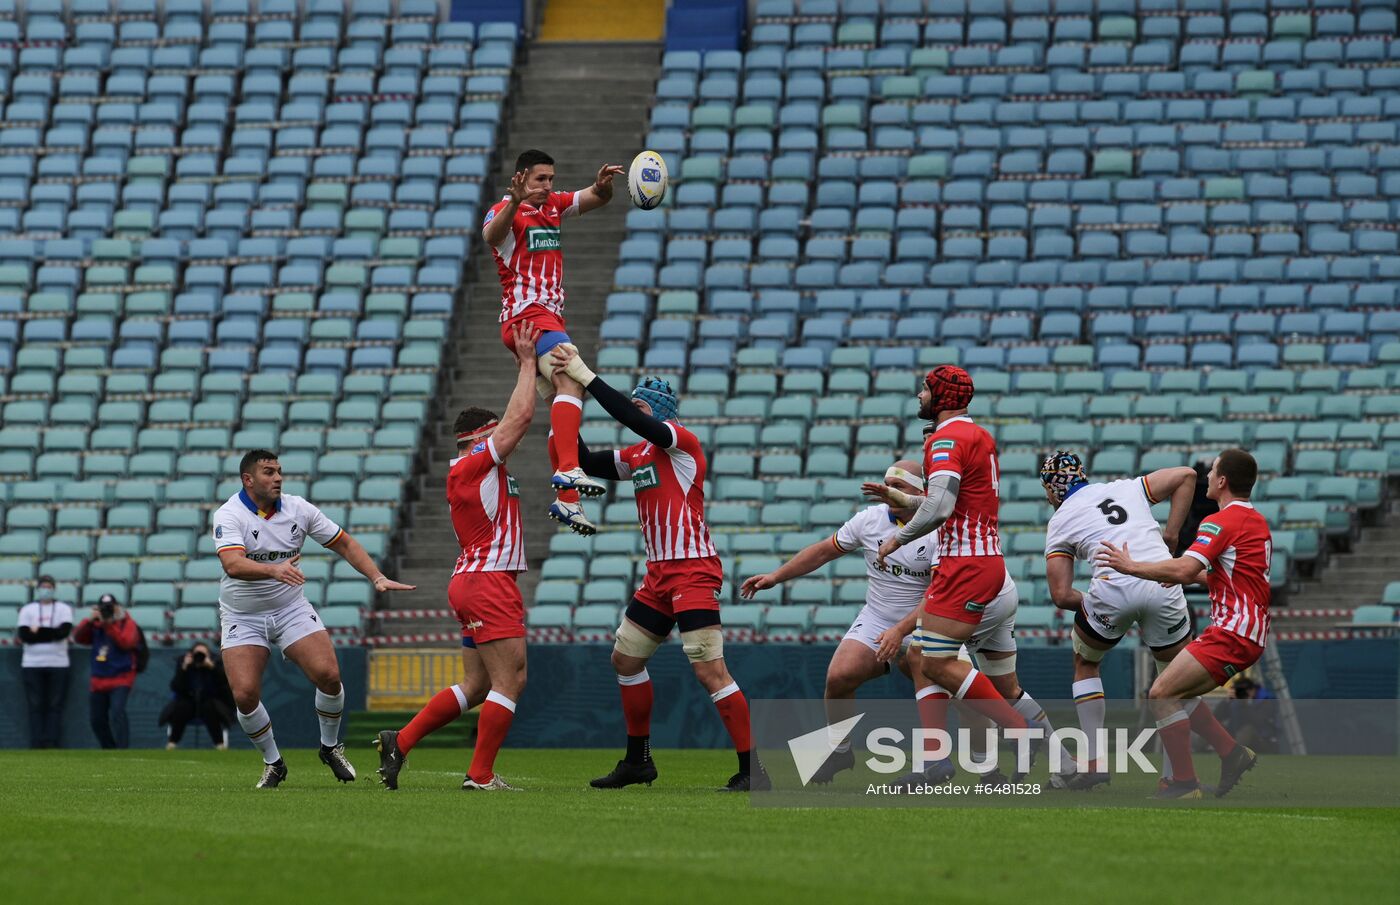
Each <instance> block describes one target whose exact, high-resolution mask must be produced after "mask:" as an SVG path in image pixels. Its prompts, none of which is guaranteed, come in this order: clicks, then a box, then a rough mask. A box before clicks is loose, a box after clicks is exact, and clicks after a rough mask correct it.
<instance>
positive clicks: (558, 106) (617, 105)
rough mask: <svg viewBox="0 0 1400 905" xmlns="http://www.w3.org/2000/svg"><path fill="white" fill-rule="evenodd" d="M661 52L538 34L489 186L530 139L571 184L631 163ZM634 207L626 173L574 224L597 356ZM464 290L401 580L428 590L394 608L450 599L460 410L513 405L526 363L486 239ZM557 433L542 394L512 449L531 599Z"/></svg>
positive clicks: (582, 324) (433, 626)
mask: <svg viewBox="0 0 1400 905" xmlns="http://www.w3.org/2000/svg"><path fill="white" fill-rule="evenodd" d="M660 61H661V47H660V45H659V44H639V43H635V42H633V43H626V44H618V43H578V44H564V43H557V42H556V43H548V44H541V43H535V44H534V45H532V46H531V47H530V49H529V52H528V55H527V57H526V60H525V63H524V65H523V66H518V67H517V73H518V74H519V78H520V82H519V86H518V89H517V91H516V93H515V96H514V107H513V109H512V111H511V113H510V114H509V122H508V124H507V127H506V132H505V138H504V139H503V140H502V141H501V142H500V144H499V147H500V161H499V166H498V169H497V172H496V173H495V174H494V177H493V186H494V187H495V189H494V194H492V193H488V198H498V197H499V196H500V194H501V193H503V192H504V186H505V185H506V184H507V183H508V182H509V181H510V177H511V174H512V172H513V169H514V165H515V158H516V156H517V155H518V154H519V153H520V152H521V151H523V150H525V149H527V148H539V149H541V150H544V151H546V152H548V153H549V154H551V155H552V156H553V157H554V158H555V159H556V161H558V163H557V166H556V179H555V185H556V186H557V187H558V188H560V189H561V190H575V189H580V188H584V187H586V186H588V185H590V184H591V183H592V181H593V178H594V176H595V175H596V174H597V171H598V168H599V166H601V165H602V164H604V163H617V164H621V165H622V166H627V165H628V164H630V163H631V160H632V157H633V156H635V155H636V153H637V152H638V151H640V150H641V149H642V148H641V144H640V141H641V138H642V134H643V132H644V131H645V129H646V122H647V115H648V113H649V105H650V99H651V94H652V89H653V86H654V85H655V82H656V79H657V76H658V73H659V72H660ZM492 203H494V201H492ZM630 209H631V205H630V204H629V203H628V200H627V187H626V183H625V181H619V183H618V189H617V194H616V196H615V198H614V200H613V202H612V203H611V204H610V205H608V206H607V207H605V208H602V209H601V210H598V211H594V212H592V213H590V214H588V215H587V216H586V217H584V218H583V219H581V220H579V221H576V222H571V223H570V225H569V226H568V227H566V233H565V240H564V241H565V245H564V248H565V253H566V262H565V267H566V276H565V284H564V286H565V291H566V293H567V296H568V301H567V303H566V309H565V316H566V318H567V320H568V324H569V333H570V335H571V336H572V337H573V339H574V341H575V342H576V343H577V344H578V346H579V348H580V349H581V350H582V351H583V354H584V355H586V356H588V357H590V358H591V357H593V356H595V355H596V353H597V349H598V325H599V324H600V323H601V321H602V319H603V313H604V299H605V298H606V296H607V293H608V292H609V290H610V289H611V288H612V276H613V270H614V268H615V267H616V266H617V253H618V245H619V244H620V243H621V242H622V240H623V236H624V232H625V230H624V227H623V220H624V218H625V216H626V214H627V211H628V210H630ZM465 299H466V307H465V310H463V311H459V312H458V316H457V318H456V323H455V325H454V334H453V337H452V339H451V347H450V349H449V350H448V351H447V353H446V354H445V355H444V358H443V362H444V369H445V371H446V372H447V373H445V374H443V375H442V379H441V381H440V385H441V386H442V387H443V389H444V394H443V396H442V412H443V416H442V419H441V421H440V423H439V424H438V426H437V428H436V431H435V433H433V441H432V446H431V448H430V452H429V454H428V456H427V461H428V464H427V468H426V470H425V472H424V474H423V475H422V477H421V479H420V482H419V487H418V493H417V501H416V502H415V503H414V505H413V512H412V515H411V521H410V526H411V527H410V528H409V536H408V539H407V543H406V545H405V553H404V556H403V559H402V571H403V577H402V580H404V581H407V582H410V583H413V584H416V585H417V586H418V592H417V593H415V594H413V595H412V596H407V595H405V596H403V597H400V598H393V597H391V598H389V600H388V606H389V607H391V608H403V609H429V610H440V609H442V608H444V607H445V606H446V603H447V583H448V580H449V579H450V577H451V569H452V564H453V562H454V561H455V560H456V558H457V554H458V552H459V551H458V549H457V545H456V540H455V538H454V537H453V534H452V524H451V521H450V519H449V516H448V510H447V507H446V506H445V505H443V486H444V483H445V481H446V477H447V466H448V463H449V462H450V461H451V459H452V457H453V456H454V455H455V445H454V443H453V435H452V423H451V419H452V418H453V417H454V416H455V413H456V412H458V411H459V410H461V409H462V408H464V407H466V406H469V405H482V406H486V407H488V408H491V409H493V410H494V411H497V412H499V411H501V410H503V409H504V407H505V404H506V400H507V399H508V398H509V396H510V392H511V389H512V387H513V386H514V383H515V369H514V368H513V367H511V366H510V359H509V358H508V356H507V353H506V351H505V350H504V349H503V348H502V346H501V340H500V331H499V328H498V327H497V320H496V318H497V316H498V314H499V311H500V284H499V282H498V281H497V276H496V265H495V263H494V262H493V260H492V258H491V256H490V255H489V254H488V253H486V250H485V249H484V248H480V247H479V248H478V252H477V254H476V255H475V260H474V266H473V269H472V274H471V278H470V282H469V284H468V286H467V289H466V293H465ZM548 432H549V412H548V407H547V406H545V405H544V404H543V402H541V403H539V404H538V406H537V408H536V411H535V420H534V424H533V425H532V427H531V430H530V435H529V436H528V437H527V438H526V440H525V443H524V446H523V447H522V448H521V449H520V450H518V451H517V452H516V454H515V455H514V456H513V457H512V459H511V471H512V473H513V474H514V475H515V476H516V478H517V480H518V481H519V483H520V492H521V502H522V506H523V509H524V513H525V540H526V546H527V555H528V558H529V562H530V569H531V571H530V572H528V573H526V575H524V576H522V579H521V586H522V591H523V592H524V594H525V599H526V600H527V601H529V600H531V599H533V590H534V586H535V583H536V582H537V581H538V570H539V567H540V565H541V564H542V563H543V561H544V558H545V556H546V555H547V553H548V551H549V538H550V535H552V534H554V533H555V527H556V526H555V523H554V522H552V521H550V520H549V518H548V517H547V516H546V515H545V508H546V506H548V503H549V499H550V495H549V491H548V489H547V488H548V479H549V474H550V467H549V457H548V454H547V453H546V449H545V442H546V437H547V435H548ZM591 514H592V515H593V516H594V518H595V520H596V519H597V517H598V515H599V514H600V512H599V508H598V506H597V505H594V506H593V508H592V511H591ZM454 627H455V626H454V624H453V623H451V622H450V621H448V620H442V619H394V620H392V621H391V620H381V622H380V626H379V628H378V631H377V634H379V635H380V636H393V635H402V634H411V635H423V634H436V633H441V632H450V631H451V630H452V629H453V628H454Z"/></svg>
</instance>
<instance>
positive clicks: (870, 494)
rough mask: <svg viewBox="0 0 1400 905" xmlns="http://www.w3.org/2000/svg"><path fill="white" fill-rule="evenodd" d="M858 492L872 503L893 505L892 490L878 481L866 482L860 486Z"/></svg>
mask: <svg viewBox="0 0 1400 905" xmlns="http://www.w3.org/2000/svg"><path fill="white" fill-rule="evenodd" d="M860 492H861V493H862V494H863V495H864V496H865V498H866V499H868V500H870V501H871V502H873V503H889V504H890V505H894V500H893V499H892V494H893V493H894V488H893V487H891V486H889V485H888V484H884V483H882V482H880V481H866V482H865V483H864V484H862V485H860Z"/></svg>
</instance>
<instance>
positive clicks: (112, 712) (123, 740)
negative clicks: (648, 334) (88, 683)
mask: <svg viewBox="0 0 1400 905" xmlns="http://www.w3.org/2000/svg"><path fill="white" fill-rule="evenodd" d="M130 696H131V686H130V685H121V686H118V687H116V688H113V689H112V690H111V691H94V692H91V693H90V694H89V695H88V720H89V722H91V724H92V734H93V735H95V736H97V741H98V743H99V744H100V745H102V747H104V748H125V747H127V746H128V745H130V744H131V730H130V728H129V727H128V725H127V721H126V699H127V698H128V697H130Z"/></svg>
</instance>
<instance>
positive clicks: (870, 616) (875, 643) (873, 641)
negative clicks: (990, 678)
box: [841, 603, 972, 663]
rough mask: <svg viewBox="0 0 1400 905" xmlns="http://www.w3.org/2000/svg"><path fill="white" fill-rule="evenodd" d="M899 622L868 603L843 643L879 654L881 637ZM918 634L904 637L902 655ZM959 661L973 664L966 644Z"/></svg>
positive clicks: (901, 643)
mask: <svg viewBox="0 0 1400 905" xmlns="http://www.w3.org/2000/svg"><path fill="white" fill-rule="evenodd" d="M922 605H923V604H922V603H920V604H919V606H922ZM900 618H903V617H900ZM898 622H899V619H896V618H894V617H893V616H891V615H890V613H889V612H888V611H887V610H886V609H885V608H884V607H876V606H871V605H870V604H868V603H867V604H866V605H865V606H863V607H861V608H860V612H859V613H857V614H856V621H855V622H852V623H851V627H850V628H849V629H847V630H846V635H845V637H843V638H842V639H841V640H842V641H843V642H845V641H857V642H859V643H861V644H864V645H865V646H866V647H868V648H870V649H871V650H872V651H876V652H879V650H880V636H881V635H883V634H884V633H885V632H887V631H889V630H890V629H892V628H894V626H895V624H896V623H898ZM916 634H918V629H915V630H914V631H913V632H911V633H909V634H908V635H905V636H904V640H903V641H901V642H900V644H899V652H900V653H901V654H902V653H904V652H905V651H906V650H908V648H909V645H911V644H913V643H914V635H916ZM958 659H959V660H962V661H963V662H965V663H970V662H972V658H971V656H969V654H968V650H967V645H966V644H964V645H963V646H962V649H961V650H960V651H958Z"/></svg>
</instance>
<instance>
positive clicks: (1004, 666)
mask: <svg viewBox="0 0 1400 905" xmlns="http://www.w3.org/2000/svg"><path fill="white" fill-rule="evenodd" d="M978 659H980V660H981V661H982V674H983V675H984V676H1009V675H1011V674H1012V673H1013V672H1015V671H1016V655H1015V654H1012V655H1011V656H1009V657H1002V658H1001V659H999V660H993V659H992V658H991V657H979V658H978Z"/></svg>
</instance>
